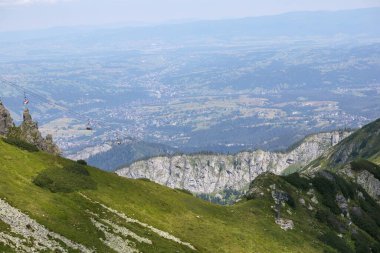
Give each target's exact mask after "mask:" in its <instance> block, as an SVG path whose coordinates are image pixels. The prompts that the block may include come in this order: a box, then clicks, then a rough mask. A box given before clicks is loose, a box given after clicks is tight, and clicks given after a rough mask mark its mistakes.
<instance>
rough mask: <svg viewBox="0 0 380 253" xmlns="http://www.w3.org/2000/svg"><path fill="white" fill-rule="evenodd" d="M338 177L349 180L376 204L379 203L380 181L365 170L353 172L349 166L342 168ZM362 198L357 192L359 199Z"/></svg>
mask: <svg viewBox="0 0 380 253" xmlns="http://www.w3.org/2000/svg"><path fill="white" fill-rule="evenodd" d="M339 174H340V175H343V176H347V177H349V178H351V179H352V180H353V181H354V182H356V183H357V184H358V185H360V186H361V187H363V189H364V190H365V191H366V192H367V193H368V195H370V196H371V197H372V198H373V199H374V200H375V201H376V202H377V203H380V180H378V179H377V178H375V176H374V175H373V174H371V173H370V172H368V171H366V170H361V171H354V170H352V169H351V168H350V167H349V166H348V167H346V168H344V169H343V170H342V171H341V172H340V173H339ZM360 196H362V197H363V199H364V196H363V194H362V193H360V192H359V197H360Z"/></svg>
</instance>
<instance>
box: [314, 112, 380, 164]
mask: <svg viewBox="0 0 380 253" xmlns="http://www.w3.org/2000/svg"><path fill="white" fill-rule="evenodd" d="M378 157H380V119H378V120H376V121H374V122H371V123H369V124H368V125H365V126H364V127H362V128H361V129H359V130H358V131H356V132H355V133H354V134H352V135H351V136H349V137H348V138H346V139H345V140H343V141H342V142H341V143H339V144H338V145H336V146H335V147H334V148H333V149H331V150H330V151H329V152H328V153H326V154H325V155H324V156H322V157H321V159H320V162H319V163H320V164H321V165H323V166H326V167H329V168H332V167H340V166H342V165H344V164H346V163H348V162H351V161H353V160H355V159H358V158H365V159H370V160H371V159H373V160H375V159H376V158H378Z"/></svg>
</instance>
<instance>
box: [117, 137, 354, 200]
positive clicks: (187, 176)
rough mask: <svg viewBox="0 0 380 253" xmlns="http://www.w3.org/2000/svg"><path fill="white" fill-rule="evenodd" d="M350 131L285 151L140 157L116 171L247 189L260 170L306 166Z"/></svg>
mask: <svg viewBox="0 0 380 253" xmlns="http://www.w3.org/2000/svg"><path fill="white" fill-rule="evenodd" d="M349 134H350V133H349V132H338V131H334V132H330V133H319V134H315V135H311V136H308V137H306V138H305V140H304V141H303V142H302V143H301V144H299V145H298V146H297V147H295V148H294V149H293V150H291V151H289V152H284V153H281V152H268V151H262V150H257V151H253V152H240V153H237V154H236V155H203V154H197V155H178V156H172V157H168V156H160V157H155V158H151V159H148V160H144V161H138V162H136V163H133V164H132V165H130V166H129V167H126V168H122V169H120V170H118V171H116V173H117V174H118V175H120V176H124V177H128V178H148V179H150V180H152V181H155V182H157V183H159V184H162V185H166V186H169V187H172V188H183V189H187V190H189V191H191V192H194V193H207V194H211V193H217V192H220V191H222V190H223V189H227V188H229V189H234V190H245V189H247V188H248V186H249V183H250V182H251V181H252V180H253V179H255V178H256V177H257V176H258V175H260V174H261V173H264V172H273V173H275V174H281V173H282V172H283V171H284V170H285V169H286V168H288V167H289V166H304V165H306V164H307V163H309V162H310V161H312V160H314V159H316V158H317V157H319V156H320V155H321V154H322V153H323V152H324V151H326V150H327V149H328V148H330V147H331V146H333V145H335V144H336V143H337V142H338V141H339V140H342V139H343V138H345V137H346V136H348V135H349Z"/></svg>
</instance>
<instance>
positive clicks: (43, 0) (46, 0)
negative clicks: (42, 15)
mask: <svg viewBox="0 0 380 253" xmlns="http://www.w3.org/2000/svg"><path fill="white" fill-rule="evenodd" d="M66 1H69V0H0V6H15V5H16V6H17V5H32V4H54V3H58V2H66Z"/></svg>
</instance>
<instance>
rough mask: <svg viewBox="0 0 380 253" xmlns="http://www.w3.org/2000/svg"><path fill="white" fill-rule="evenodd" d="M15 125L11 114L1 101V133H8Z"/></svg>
mask: <svg viewBox="0 0 380 253" xmlns="http://www.w3.org/2000/svg"><path fill="white" fill-rule="evenodd" d="M13 126H14V124H13V119H12V117H11V114H10V113H9V111H8V110H7V109H6V108H5V107H4V105H3V103H2V102H1V101H0V135H7V134H8V132H9V129H10V128H11V127H13Z"/></svg>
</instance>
